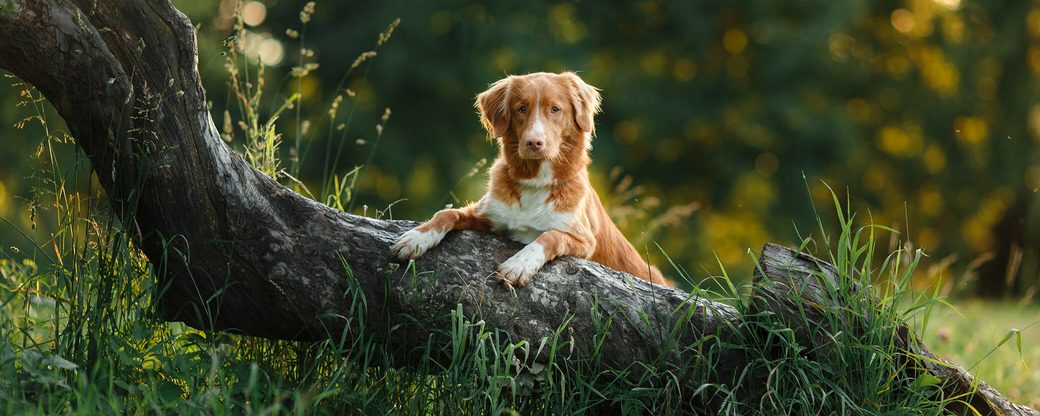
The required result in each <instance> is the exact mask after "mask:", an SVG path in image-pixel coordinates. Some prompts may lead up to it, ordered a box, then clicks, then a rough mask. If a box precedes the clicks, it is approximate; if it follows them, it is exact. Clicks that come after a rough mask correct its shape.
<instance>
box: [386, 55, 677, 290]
mask: <svg viewBox="0 0 1040 416" xmlns="http://www.w3.org/2000/svg"><path fill="white" fill-rule="evenodd" d="M599 105H600V95H599V93H598V92H597V91H596V89H595V88H593V87H591V86H589V85H588V84H586V83H585V82H584V81H582V80H581V78H579V77H578V76H577V75H575V74H573V73H569V72H568V73H563V74H551V73H544V72H540V73H535V74H529V75H524V76H510V77H507V78H505V79H502V80H500V81H498V82H495V83H494V84H492V85H491V87H490V88H489V89H488V90H487V91H485V92H483V93H481V94H480V95H478V96H477V102H476V106H477V108H478V109H479V110H480V113H481V121H482V122H483V124H484V126H485V127H486V128H487V129H488V131H489V132H490V133H491V134H492V135H493V136H494V137H496V138H498V142H499V155H498V158H497V159H495V162H494V164H493V165H492V166H491V169H490V171H489V175H490V180H489V181H488V191H487V194H485V195H484V197H483V198H481V199H480V200H479V201H477V202H476V203H474V204H470V205H468V206H466V207H463V208H460V209H445V210H442V211H440V212H438V213H437V214H435V215H434V216H433V218H432V219H431V220H430V221H427V222H426V223H424V224H422V225H420V226H418V227H415V229H412V230H410V231H408V232H406V233H404V234H403V235H402V236H401V237H400V238H398V240H397V242H395V243H394V245H393V246H392V247H391V249H392V250H393V252H394V253H395V254H396V255H397V256H398V257H399V258H401V259H403V260H407V259H415V258H418V257H419V256H421V255H422V254H423V253H425V252H426V250H429V249H430V248H431V247H433V246H435V245H437V243H439V242H440V241H441V239H442V238H444V235H445V234H447V232H448V231H451V230H453V229H466V228H468V229H475V230H480V231H484V232H495V233H498V234H501V235H504V236H507V237H509V238H511V239H513V240H516V241H519V242H522V243H524V244H527V246H526V247H524V248H523V249H522V250H520V251H519V252H518V253H516V254H515V255H514V256H513V257H510V258H509V259H508V260H506V261H505V262H503V263H502V265H501V266H500V267H499V273H500V274H501V278H502V279H503V280H505V281H507V282H508V283H510V284H516V285H525V284H527V283H528V282H529V281H530V280H531V277H532V276H534V274H535V273H537V272H538V270H539V269H540V268H541V267H542V265H543V264H545V262H547V261H549V260H552V259H554V258H556V257H558V256H561V255H564V254H570V255H573V256H577V257H582V258H586V259H590V260H592V261H595V262H597V263H600V264H603V265H605V266H607V267H610V268H612V269H615V270H618V271H623V272H626V273H629V274H632V275H635V276H638V277H640V278H642V279H644V280H648V281H652V282H654V283H660V284H668V281H667V280H665V279H664V278H663V277H662V276H661V272H660V271H658V270H657V268H656V267H653V266H649V265H647V263H646V262H645V261H643V259H642V257H641V256H640V255H639V252H638V251H637V250H636V249H635V247H633V246H632V244H630V243H629V242H628V241H627V240H626V239H625V237H624V235H622V234H621V231H619V230H618V228H617V226H615V225H614V222H613V221H611V219H610V217H608V216H607V213H606V211H605V210H604V209H603V205H602V204H601V203H600V200H599V195H597V194H596V191H595V189H593V188H592V185H591V184H590V183H589V173H588V170H587V166H588V164H589V163H590V162H591V161H590V159H589V155H588V152H589V149H590V148H591V140H592V133H593V132H594V129H595V128H594V125H593V116H594V115H595V114H596V113H597V112H598V111H599Z"/></svg>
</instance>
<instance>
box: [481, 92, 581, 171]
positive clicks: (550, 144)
mask: <svg viewBox="0 0 1040 416" xmlns="http://www.w3.org/2000/svg"><path fill="white" fill-rule="evenodd" d="M599 104H600V95H599V92H597V91H596V88H594V87H592V86H590V85H589V84H586V83H585V81H582V80H581V78H579V77H578V76H577V75H575V74H574V73H572V72H564V73H562V74H552V73H547V72H538V73H534V74H528V75H521V76H516V75H512V76H509V77H507V78H505V79H502V80H499V81H497V82H495V83H494V84H491V87H490V88H488V90H487V91H484V92H482V93H480V95H478V96H477V103H476V106H477V108H478V109H479V110H480V114H481V117H480V120H481V122H482V123H483V124H484V127H485V128H486V129H487V130H488V132H489V133H490V134H491V135H492V136H494V137H496V138H498V139H499V141H500V142H501V144H502V149H503V151H505V152H509V153H513V152H515V153H513V154H515V155H516V156H517V157H519V158H520V159H547V160H553V159H556V158H558V157H560V155H561V154H562V153H566V152H565V150H578V149H580V151H582V152H585V151H587V149H588V147H589V140H590V137H591V136H592V134H593V133H595V129H596V127H595V125H594V124H593V120H592V118H593V116H595V115H596V113H597V112H599Z"/></svg>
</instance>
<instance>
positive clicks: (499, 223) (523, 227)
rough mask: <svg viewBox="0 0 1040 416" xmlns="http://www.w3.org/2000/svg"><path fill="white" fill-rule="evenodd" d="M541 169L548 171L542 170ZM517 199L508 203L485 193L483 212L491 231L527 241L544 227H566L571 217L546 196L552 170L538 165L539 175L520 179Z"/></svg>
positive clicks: (571, 220) (546, 229)
mask: <svg viewBox="0 0 1040 416" xmlns="http://www.w3.org/2000/svg"><path fill="white" fill-rule="evenodd" d="M545 171H549V172H548V174H546V172H545ZM521 183H522V184H523V185H524V186H521V187H520V200H519V201H518V202H515V203H512V204H509V203H506V202H502V201H500V200H498V199H496V198H495V197H494V196H493V195H492V194H490V193H489V194H488V195H487V196H486V202H487V205H486V212H484V214H485V215H487V217H488V219H489V220H491V228H492V230H493V231H494V232H496V233H499V234H503V235H505V236H507V237H509V238H511V239H513V240H516V241H519V242H521V243H524V244H530V243H531V242H533V241H534V240H535V239H537V238H538V236H540V235H542V233H544V232H546V231H548V230H561V231H566V230H567V229H568V228H569V226H570V224H571V223H572V222H573V221H574V214H573V213H566V212H557V210H556V204H555V203H554V202H553V201H552V200H551V199H550V198H549V193H550V192H551V189H552V188H551V184H552V172H551V170H550V169H548V166H542V169H540V172H539V175H538V177H536V178H533V179H527V180H522V181H521Z"/></svg>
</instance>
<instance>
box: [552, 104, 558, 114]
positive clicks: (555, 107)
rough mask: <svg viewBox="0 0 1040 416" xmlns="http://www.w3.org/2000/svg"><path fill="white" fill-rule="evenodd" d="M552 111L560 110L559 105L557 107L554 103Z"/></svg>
mask: <svg viewBox="0 0 1040 416" xmlns="http://www.w3.org/2000/svg"><path fill="white" fill-rule="evenodd" d="M552 112H554V113H558V112H560V107H557V106H555V105H554V106H553V108H552Z"/></svg>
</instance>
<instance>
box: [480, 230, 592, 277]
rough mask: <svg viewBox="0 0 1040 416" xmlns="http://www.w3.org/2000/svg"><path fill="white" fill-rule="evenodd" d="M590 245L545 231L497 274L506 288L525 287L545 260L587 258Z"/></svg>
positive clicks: (565, 233)
mask: <svg viewBox="0 0 1040 416" xmlns="http://www.w3.org/2000/svg"><path fill="white" fill-rule="evenodd" d="M593 241H594V240H593V239H592V238H582V237H579V236H576V235H574V234H571V233H568V232H564V231H560V230H549V231H546V232H544V233H542V235H540V236H538V239H536V240H534V241H533V242H532V243H531V244H528V245H527V246H526V247H524V248H523V249H521V250H520V251H518V252H517V253H516V254H514V255H513V257H510V258H509V259H507V260H506V261H504V262H502V265H500V266H499V268H498V273H499V274H500V275H501V277H502V279H503V280H505V281H507V282H509V283H510V284H514V285H517V286H523V285H526V284H527V283H528V282H530V281H531V278H532V277H534V275H535V273H538V270H539V269H541V268H542V265H544V264H545V262H547V261H549V260H552V259H554V258H556V257H559V256H562V255H564V254H570V255H573V256H577V257H581V258H586V259H587V258H589V256H591V255H592V252H593V251H594V249H595V245H594V243H593Z"/></svg>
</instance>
